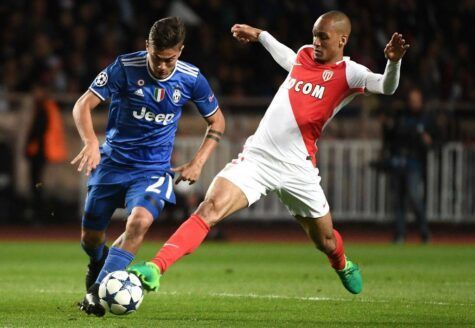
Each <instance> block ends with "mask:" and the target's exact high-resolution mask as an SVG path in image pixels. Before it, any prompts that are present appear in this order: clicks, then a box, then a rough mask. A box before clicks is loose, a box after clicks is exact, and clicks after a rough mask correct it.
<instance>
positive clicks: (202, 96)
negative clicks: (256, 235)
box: [191, 73, 219, 117]
mask: <svg viewBox="0 0 475 328" xmlns="http://www.w3.org/2000/svg"><path fill="white" fill-rule="evenodd" d="M191 101H193V102H194V103H195V105H196V106H197V107H198V110H199V112H200V114H201V116H203V117H208V116H211V115H213V114H214V113H215V112H216V111H217V110H218V107H219V104H218V100H217V99H216V97H215V96H214V93H213V91H212V90H211V87H210V86H209V83H208V81H207V80H206V78H205V77H204V76H203V75H202V74H201V73H199V74H198V77H197V79H196V82H195V86H194V88H193V95H192V99H191Z"/></svg>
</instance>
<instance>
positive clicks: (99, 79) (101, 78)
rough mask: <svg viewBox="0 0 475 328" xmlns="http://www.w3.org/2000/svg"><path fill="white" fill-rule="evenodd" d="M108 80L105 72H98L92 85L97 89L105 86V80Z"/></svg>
mask: <svg viewBox="0 0 475 328" xmlns="http://www.w3.org/2000/svg"><path fill="white" fill-rule="evenodd" d="M108 79H109V77H108V76H107V73H106V72H100V73H99V74H98V75H97V76H96V78H95V80H94V84H95V85H96V86H98V87H103V86H105V85H106V84H107V80H108Z"/></svg>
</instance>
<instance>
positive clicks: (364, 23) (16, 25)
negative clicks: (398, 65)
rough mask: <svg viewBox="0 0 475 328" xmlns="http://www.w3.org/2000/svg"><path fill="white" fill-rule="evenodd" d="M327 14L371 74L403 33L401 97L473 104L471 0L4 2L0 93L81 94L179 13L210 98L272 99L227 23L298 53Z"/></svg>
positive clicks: (263, 76) (276, 77) (264, 70)
mask: <svg viewBox="0 0 475 328" xmlns="http://www.w3.org/2000/svg"><path fill="white" fill-rule="evenodd" d="M331 9H339V10H342V11H344V12H345V13H347V14H348V15H349V17H350V18H351V20H352V24H353V30H352V34H351V37H350V42H349V45H348V47H347V54H348V55H350V56H351V57H352V58H353V59H354V60H356V61H358V62H360V63H362V64H364V65H366V66H367V67H369V68H370V69H371V70H374V71H382V70H383V69H384V65H385V59H384V56H383V49H384V46H385V44H386V43H387V41H388V40H389V38H390V36H391V34H392V33H393V32H395V31H397V32H400V33H403V34H404V35H405V37H406V40H407V41H408V42H409V43H410V44H411V49H410V51H409V53H408V55H407V56H406V57H405V60H404V64H403V73H402V76H403V79H402V81H401V82H402V90H403V91H404V88H407V89H409V88H411V87H412V86H414V85H417V86H418V87H419V88H420V89H421V90H422V92H423V93H424V96H425V97H430V98H432V99H439V100H442V101H473V100H475V81H474V79H475V74H474V73H475V70H474V64H473V61H472V60H471V59H472V58H473V56H474V54H475V52H474V47H475V43H474V42H473V37H472V36H473V35H474V34H475V33H474V32H475V31H474V30H475V26H474V24H473V19H474V18H475V1H474V0H460V1H440V0H436V1H429V0H420V1H416V0H385V1H379V0H365V1H363V0H361V1H359V0H355V1H343V0H309V1H290V0H281V1H278V0H260V1H244V2H243V1H230V0H229V1H226V0H207V1H205V0H188V1H184V0H183V1H181V0H178V1H165V0H142V1H132V0H105V1H90V0H82V1H74V0H50V1H48V0H28V1H27V0H4V1H1V2H0V26H1V28H0V31H1V32H0V33H1V34H0V42H1V44H2V47H1V48H0V49H1V50H0V57H1V64H0V72H1V74H0V88H1V90H7V91H30V90H31V88H32V87H33V84H34V83H35V82H40V83H42V84H43V85H47V86H49V87H50V89H51V90H52V91H54V92H74V93H78V92H82V91H83V90H84V89H85V88H87V86H88V85H89V84H90V82H91V81H92V80H93V78H94V77H95V76H96V74H97V73H98V72H99V71H100V70H102V69H103V68H104V67H105V66H107V65H108V64H109V63H111V62H112V61H113V60H114V59H115V57H116V56H117V55H118V54H121V53H127V52H133V51H137V50H142V49H144V40H145V38H146V37H147V32H148V29H149V28H150V26H151V25H152V23H153V22H154V21H155V20H156V19H159V18H161V17H165V16H168V15H180V16H182V17H183V18H184V19H185V21H186V22H187V25H188V35H187V40H186V48H185V50H184V53H183V56H182V59H183V60H185V61H189V62H191V63H193V64H195V65H196V66H198V67H199V68H200V69H201V70H202V71H203V72H204V73H205V75H206V76H207V77H208V79H209V80H210V82H211V84H212V86H213V88H214V89H215V91H216V92H217V93H218V94H221V95H230V96H272V95H273V93H274V91H275V88H276V85H278V84H280V82H281V81H282V79H283V77H284V72H283V71H282V70H280V69H278V68H277V65H276V64H275V63H274V62H273V61H272V60H269V57H268V56H267V55H265V54H264V50H263V49H261V47H259V46H257V45H251V46H243V45H240V44H238V43H237V42H235V41H234V40H233V39H232V38H231V34H230V32H229V31H230V28H231V26H232V25H233V24H234V23H247V24H251V25H255V26H257V27H260V28H263V29H267V30H269V31H270V32H271V33H272V34H273V35H275V36H276V37H277V38H278V39H279V40H281V41H282V42H284V43H285V44H287V45H288V46H290V47H291V48H293V49H294V50H297V49H298V48H299V47H300V46H301V45H303V44H306V43H310V42H311V29H312V26H313V23H314V21H315V19H316V18H317V17H318V16H319V15H320V14H322V13H323V12H325V11H328V10H331ZM399 92H400V91H399Z"/></svg>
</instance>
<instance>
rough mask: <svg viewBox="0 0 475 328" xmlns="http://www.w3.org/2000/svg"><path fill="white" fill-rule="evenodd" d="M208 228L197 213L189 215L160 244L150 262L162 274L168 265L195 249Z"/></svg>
mask: <svg viewBox="0 0 475 328" xmlns="http://www.w3.org/2000/svg"><path fill="white" fill-rule="evenodd" d="M209 229H210V227H209V226H208V224H206V222H204V221H203V219H201V218H200V217H199V216H198V215H196V214H193V215H191V216H190V217H189V218H188V220H186V221H185V222H183V223H182V225H181V226H180V227H179V228H178V229H177V230H176V231H175V233H174V234H173V235H172V236H171V237H170V239H168V240H167V242H166V243H165V244H164V245H163V246H162V248H161V249H160V250H159V251H158V253H157V254H156V255H155V257H154V258H153V259H152V262H153V263H155V264H156V265H157V266H158V267H159V268H160V273H161V274H163V273H164V272H165V271H167V269H168V267H169V266H170V265H172V264H173V263H175V262H176V261H178V260H179V259H180V258H182V257H183V256H184V255H187V254H190V253H192V252H193V251H194V250H195V249H197V248H198V246H200V244H201V243H202V242H203V240H204V239H205V237H206V235H207V234H208V232H209Z"/></svg>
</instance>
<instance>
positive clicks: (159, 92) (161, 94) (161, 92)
mask: <svg viewBox="0 0 475 328" xmlns="http://www.w3.org/2000/svg"><path fill="white" fill-rule="evenodd" d="M163 98H165V89H162V88H155V89H154V90H153V99H155V101H156V102H160V101H162V100H163Z"/></svg>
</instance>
